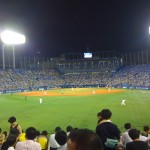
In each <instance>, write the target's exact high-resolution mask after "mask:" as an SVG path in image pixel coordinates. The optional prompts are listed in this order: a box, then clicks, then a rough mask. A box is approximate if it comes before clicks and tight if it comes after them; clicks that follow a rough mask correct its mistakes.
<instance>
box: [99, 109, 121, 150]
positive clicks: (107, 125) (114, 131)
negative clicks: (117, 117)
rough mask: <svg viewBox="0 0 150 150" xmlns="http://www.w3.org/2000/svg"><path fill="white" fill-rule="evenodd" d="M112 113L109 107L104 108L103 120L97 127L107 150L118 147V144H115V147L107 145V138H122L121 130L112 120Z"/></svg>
mask: <svg viewBox="0 0 150 150" xmlns="http://www.w3.org/2000/svg"><path fill="white" fill-rule="evenodd" d="M111 115H112V113H111V111H110V110H109V109H103V110H102V111H101V117H102V119H103V120H102V121H101V122H100V123H99V124H98V125H97V127H96V133H97V135H98V136H99V137H100V138H101V140H102V143H103V146H104V149H105V150H115V149H116V147H117V144H114V146H113V148H112V147H111V148H110V146H108V145H105V144H106V142H107V139H111V140H116V141H117V140H118V142H119V140H120V130H119V129H118V127H117V126H116V125H115V124H113V123H112V122H111V120H110V118H111Z"/></svg>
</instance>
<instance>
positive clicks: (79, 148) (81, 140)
mask: <svg viewBox="0 0 150 150" xmlns="http://www.w3.org/2000/svg"><path fill="white" fill-rule="evenodd" d="M67 150H103V145H102V142H101V140H100V138H99V137H98V136H97V134H96V133H94V132H93V131H91V130H88V129H76V130H73V131H71V133H70V134H69V136H68V140H67Z"/></svg>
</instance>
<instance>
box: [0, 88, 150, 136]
mask: <svg viewBox="0 0 150 150" xmlns="http://www.w3.org/2000/svg"><path fill="white" fill-rule="evenodd" d="M66 90H67V89H66ZM90 90H91V89H90ZM60 91H61V90H58V91H56V92H58V93H59V92H60ZM39 98H40V97H37V96H31V97H27V100H25V97H24V96H20V95H18V94H12V95H10V94H9V95H8V94H7V95H6V94H2V95H0V127H1V128H2V129H3V130H7V131H8V130H9V126H10V125H9V123H8V122H7V121H8V118H9V117H10V116H16V118H17V122H18V123H19V124H20V125H21V126H22V128H23V129H24V130H25V129H26V128H27V127H29V126H34V127H36V128H37V129H38V130H40V131H42V130H47V131H48V132H49V133H53V131H54V128H55V127H56V126H60V127H61V128H62V129H64V130H65V129H66V126H67V125H71V126H73V127H78V128H89V129H92V130H95V127H96V125H97V117H96V115H97V112H99V111H100V110H102V109H103V108H109V109H110V110H111V111H112V113H113V115H112V118H111V120H112V122H114V123H115V124H117V125H118V127H119V128H120V130H121V131H124V129H123V126H124V123H126V122H130V123H131V124H132V126H133V127H135V128H138V129H140V130H141V131H142V127H143V125H150V120H149V116H150V91H147V90H126V91H125V92H123V93H115V94H101V95H97V94H95V95H94V94H93V95H91V96H53V97H50V96H43V97H42V98H43V103H42V104H39ZM122 99H126V105H125V106H121V100H122Z"/></svg>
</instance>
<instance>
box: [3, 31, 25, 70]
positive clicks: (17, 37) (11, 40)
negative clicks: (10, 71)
mask: <svg viewBox="0 0 150 150" xmlns="http://www.w3.org/2000/svg"><path fill="white" fill-rule="evenodd" d="M1 40H2V42H3V43H4V45H3V49H2V50H3V69H5V56H4V49H5V45H12V46H13V68H14V69H15V48H14V46H15V45H18V44H24V43H25V36H24V35H22V34H20V33H16V32H13V31H10V30H5V31H3V32H2V33H1Z"/></svg>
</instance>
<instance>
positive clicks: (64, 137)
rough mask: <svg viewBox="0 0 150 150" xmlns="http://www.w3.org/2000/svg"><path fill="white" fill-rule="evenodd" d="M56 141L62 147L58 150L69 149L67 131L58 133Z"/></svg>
mask: <svg viewBox="0 0 150 150" xmlns="http://www.w3.org/2000/svg"><path fill="white" fill-rule="evenodd" d="M55 140H56V141H57V143H58V144H59V145H60V147H59V148H58V149H57V150H66V149H67V144H66V142H67V134H66V132H65V131H62V130H61V131H58V132H56V134H55Z"/></svg>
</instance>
